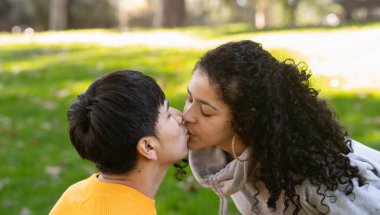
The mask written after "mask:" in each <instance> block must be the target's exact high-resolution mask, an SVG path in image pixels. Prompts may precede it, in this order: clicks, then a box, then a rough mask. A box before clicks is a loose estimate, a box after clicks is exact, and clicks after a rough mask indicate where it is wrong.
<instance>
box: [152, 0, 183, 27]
mask: <svg viewBox="0 0 380 215" xmlns="http://www.w3.org/2000/svg"><path fill="white" fill-rule="evenodd" d="M156 7H157V8H156V11H155V14H154V17H153V26H155V27H159V28H173V27H180V26H183V25H184V22H185V17H186V9H185V0H160V1H159V4H157V6H156Z"/></svg>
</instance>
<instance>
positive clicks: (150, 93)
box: [67, 70, 165, 174]
mask: <svg viewBox="0 0 380 215" xmlns="http://www.w3.org/2000/svg"><path fill="white" fill-rule="evenodd" d="M164 101H165V95H164V93H163V91H162V90H161V88H160V87H159V86H158V84H157V83H156V82H155V80H154V79H153V78H151V77H149V76H146V75H144V74H142V73H141V72H138V71H131V70H124V71H116V72H112V73H110V74H108V75H105V76H103V77H100V78H98V79H97V80H95V81H94V82H93V83H92V84H91V85H90V86H89V88H88V89H87V91H86V92H84V93H82V94H80V95H79V96H78V98H77V100H76V101H75V102H74V103H73V104H72V106H71V108H70V109H69V111H68V114H67V115H68V123H69V130H70V140H71V143H72V144H73V146H74V147H75V149H76V150H77V152H78V154H79V155H80V156H81V157H82V158H83V159H87V160H90V161H92V162H94V163H95V164H96V167H97V168H98V169H99V170H100V171H101V172H104V173H109V174H120V173H125V172H128V171H130V170H132V169H133V168H134V167H135V165H136V162H137V149H136V145H137V143H138V141H139V140H140V139H141V138H143V137H145V136H156V131H155V125H156V122H157V120H158V115H159V107H160V106H161V105H163V104H164Z"/></svg>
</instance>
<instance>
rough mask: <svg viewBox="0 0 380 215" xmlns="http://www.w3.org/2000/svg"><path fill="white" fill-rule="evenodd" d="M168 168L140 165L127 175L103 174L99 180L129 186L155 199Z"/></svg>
mask: <svg viewBox="0 0 380 215" xmlns="http://www.w3.org/2000/svg"><path fill="white" fill-rule="evenodd" d="M168 168H169V167H168V166H165V167H163V166H157V164H156V163H146V164H143V165H138V166H137V167H136V168H135V169H134V170H132V171H130V172H128V173H127V174H118V175H110V174H105V173H101V174H100V175H99V177H98V179H99V180H100V181H103V182H107V183H115V184H122V185H127V186H129V187H132V188H133V189H135V190H137V191H139V192H141V193H142V194H144V195H146V196H148V197H149V198H151V199H154V196H155V195H156V192H157V190H158V188H159V187H160V184H161V182H162V181H163V179H164V177H165V175H166V173H167V171H168Z"/></svg>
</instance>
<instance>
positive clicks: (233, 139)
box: [231, 135, 249, 163]
mask: <svg viewBox="0 0 380 215" xmlns="http://www.w3.org/2000/svg"><path fill="white" fill-rule="evenodd" d="M235 139H236V135H234V136H233V137H232V143H231V148H232V156H233V157H234V158H235V159H236V160H237V161H239V162H241V163H243V162H246V161H248V160H249V158H246V159H240V158H239V157H238V156H236V153H235Z"/></svg>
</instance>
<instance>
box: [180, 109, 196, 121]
mask: <svg viewBox="0 0 380 215" xmlns="http://www.w3.org/2000/svg"><path fill="white" fill-rule="evenodd" d="M182 117H183V121H184V123H194V122H195V117H194V116H192V113H191V108H190V105H185V108H184V109H183V114H182Z"/></svg>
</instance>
